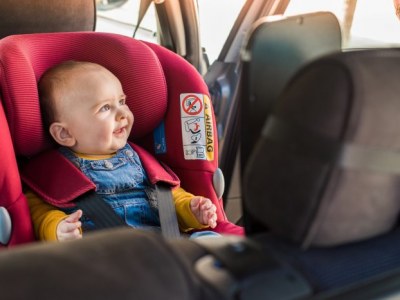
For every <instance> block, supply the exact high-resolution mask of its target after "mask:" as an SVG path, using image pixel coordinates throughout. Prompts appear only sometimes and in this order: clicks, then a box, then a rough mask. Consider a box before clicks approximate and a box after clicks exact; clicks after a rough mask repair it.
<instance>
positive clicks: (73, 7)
mask: <svg viewBox="0 0 400 300" xmlns="http://www.w3.org/2000/svg"><path fill="white" fill-rule="evenodd" d="M95 24H96V6H95V0H85V1H82V0H69V1H53V0H35V1H31V0H19V1H13V0H2V1H0V38H4V37H6V36H8V35H13V34H22V33H44V32H65V31H69V32H71V31H93V30H94V28H95Z"/></svg>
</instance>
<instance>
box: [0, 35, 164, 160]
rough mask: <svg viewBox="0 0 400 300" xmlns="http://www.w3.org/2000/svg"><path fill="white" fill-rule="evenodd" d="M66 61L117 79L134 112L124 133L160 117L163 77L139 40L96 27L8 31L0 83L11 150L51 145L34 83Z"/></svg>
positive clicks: (1, 48)
mask: <svg viewBox="0 0 400 300" xmlns="http://www.w3.org/2000/svg"><path fill="white" fill-rule="evenodd" d="M66 60H78V61H90V62H94V63H98V64H100V65H103V66H104V67H106V68H107V69H109V70H110V71H111V72H112V73H114V75H116V76H117V77H118V78H119V80H120V81H121V83H122V87H123V89H124V92H125V94H126V95H127V104H128V106H129V107H130V108H131V110H132V112H133V114H134V116H135V123H134V126H133V130H132V132H131V137H130V138H140V137H143V136H145V135H146V134H148V133H150V132H152V130H153V129H154V128H155V127H156V126H157V125H158V124H159V123H160V122H161V120H162V118H163V116H164V115H165V112H166V108H167V88H166V81H165V77H164V73H163V69H162V67H161V64H160V62H159V60H158V58H157V56H156V55H155V53H154V52H153V50H151V49H150V48H149V47H148V46H147V45H145V44H144V43H142V42H140V41H137V40H134V39H132V38H129V37H124V36H120V35H116V34H110V33H96V32H79V33H77V32H75V33H48V34H26V35H15V36H9V37H6V38H4V39H3V40H2V42H1V45H0V68H1V69H0V84H1V93H2V95H1V98H2V101H3V104H4V108H5V111H6V115H7V119H8V122H9V127H10V131H11V136H12V138H13V142H14V147H15V151H16V153H17V155H23V156H31V155H35V154H37V153H39V152H41V151H43V150H45V149H46V148H49V147H50V146H51V142H50V138H49V137H48V136H47V134H46V130H47V129H46V130H45V129H44V128H43V124H42V120H41V114H40V109H39V99H38V90H37V82H38V80H39V79H40V77H41V76H42V74H43V73H44V72H45V71H46V70H47V69H49V68H50V67H52V66H54V65H56V64H58V63H61V62H62V61H66ZM154 99H156V100H157V101H154Z"/></svg>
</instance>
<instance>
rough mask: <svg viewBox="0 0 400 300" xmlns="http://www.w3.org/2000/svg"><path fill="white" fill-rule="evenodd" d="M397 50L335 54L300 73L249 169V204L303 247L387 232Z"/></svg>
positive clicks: (394, 194)
mask: <svg viewBox="0 0 400 300" xmlns="http://www.w3.org/2000/svg"><path fill="white" fill-rule="evenodd" d="M399 78H400V51H399V49H380V50H365V51H354V52H347V53H338V54H334V55H331V56H327V57H324V58H321V59H319V60H317V61H315V62H313V63H311V64H309V65H308V66H306V67H305V68H303V69H302V70H301V71H300V72H298V73H297V75H296V76H295V77H294V78H293V80H292V81H291V82H290V84H289V85H288V86H287V87H286V89H285V90H284V92H283V94H282V95H281V97H280V98H279V100H278V103H277V105H276V107H275V109H274V110H273V112H272V116H271V117H269V118H268V119H267V121H266V124H265V126H264V129H263V134H262V137H261V138H260V140H259V142H258V144H257V147H256V149H255V151H254V152H253V155H252V157H251V159H250V162H249V164H248V166H247V169H246V175H245V183H244V194H245V195H246V199H245V203H244V204H245V208H246V211H247V212H248V214H249V216H250V218H254V219H255V220H256V221H257V222H259V223H260V224H262V226H264V227H265V228H268V229H270V230H271V231H272V233H275V234H277V235H279V236H282V237H285V238H288V239H290V240H292V241H295V242H299V243H302V244H303V246H310V245H317V246H328V245H338V244H343V243H347V242H354V241H358V240H363V239H367V238H370V237H373V236H377V235H379V234H382V233H385V232H388V231H389V230H391V229H392V228H393V227H394V226H395V225H396V223H397V218H398V214H399V211H400V201H399V199H400V156H399V152H398V151H399V149H400V126H399V122H398V118H399V115H400V98H399V94H400V85H399V80H398V79H399Z"/></svg>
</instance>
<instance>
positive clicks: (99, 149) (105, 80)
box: [57, 68, 133, 154]
mask: <svg viewBox="0 0 400 300" xmlns="http://www.w3.org/2000/svg"><path fill="white" fill-rule="evenodd" d="M73 73H76V74H72V75H73V76H71V77H72V78H71V80H68V83H67V84H68V87H69V91H68V92H67V95H65V98H64V99H63V101H61V103H60V106H59V107H57V111H58V115H59V118H60V121H62V122H64V123H65V124H66V126H67V127H68V130H69V132H70V134H71V135H72V136H73V137H74V138H75V141H76V142H75V144H74V145H73V146H72V147H71V149H72V150H73V151H75V152H77V153H82V154H111V153H114V152H116V151H117V150H118V149H121V148H122V147H123V146H124V145H125V144H126V142H127V139H128V137H129V133H130V131H131V129H132V125H133V114H132V112H131V111H130V109H129V107H128V106H127V105H126V103H125V100H126V96H125V94H124V92H123V90H122V86H121V83H120V81H119V80H118V79H117V78H116V77H115V76H114V75H113V74H112V73H111V72H109V71H108V70H106V69H104V70H103V69H100V68H99V69H93V70H84V71H82V70H77V71H74V72H73Z"/></svg>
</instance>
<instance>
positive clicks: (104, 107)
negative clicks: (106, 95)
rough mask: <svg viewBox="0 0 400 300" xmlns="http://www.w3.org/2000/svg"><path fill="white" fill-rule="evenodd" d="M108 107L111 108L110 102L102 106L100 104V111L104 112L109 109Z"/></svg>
mask: <svg viewBox="0 0 400 300" xmlns="http://www.w3.org/2000/svg"><path fill="white" fill-rule="evenodd" d="M110 109H111V107H110V104H106V105H104V106H102V107H101V108H100V111H101V112H104V111H108V110H110Z"/></svg>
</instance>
